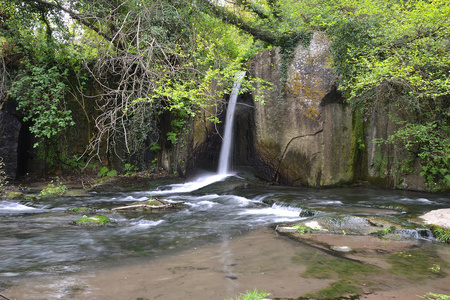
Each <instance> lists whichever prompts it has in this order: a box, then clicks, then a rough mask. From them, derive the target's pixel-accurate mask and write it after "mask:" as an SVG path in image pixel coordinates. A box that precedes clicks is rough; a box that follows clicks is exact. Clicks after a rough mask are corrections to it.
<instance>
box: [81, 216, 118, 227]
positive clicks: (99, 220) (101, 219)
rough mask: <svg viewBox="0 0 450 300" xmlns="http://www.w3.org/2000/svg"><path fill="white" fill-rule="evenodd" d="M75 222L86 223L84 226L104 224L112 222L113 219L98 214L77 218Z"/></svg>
mask: <svg viewBox="0 0 450 300" xmlns="http://www.w3.org/2000/svg"><path fill="white" fill-rule="evenodd" d="M74 223H75V224H76V225H84V226H103V225H106V224H108V223H111V220H110V219H109V218H108V217H105V216H102V215H98V216H93V217H88V216H86V215H84V216H83V217H81V218H80V219H78V220H75V221H74Z"/></svg>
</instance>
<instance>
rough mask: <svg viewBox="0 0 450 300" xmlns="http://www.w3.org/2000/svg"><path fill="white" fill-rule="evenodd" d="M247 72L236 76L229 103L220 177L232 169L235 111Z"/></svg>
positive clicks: (220, 159) (219, 170)
mask: <svg viewBox="0 0 450 300" xmlns="http://www.w3.org/2000/svg"><path fill="white" fill-rule="evenodd" d="M244 76H245V72H239V73H237V74H236V76H235V79H234V84H233V89H232V91H231V95H230V101H229V102H228V107H227V115H226V119H225V130H224V134H223V142H222V147H221V149H220V157H219V168H218V171H217V173H218V174H220V175H223V174H228V172H229V168H230V157H231V146H232V144H233V120H234V110H235V108H236V102H237V97H238V94H239V90H240V88H241V83H242V79H243V78H244Z"/></svg>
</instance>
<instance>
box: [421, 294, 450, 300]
mask: <svg viewBox="0 0 450 300" xmlns="http://www.w3.org/2000/svg"><path fill="white" fill-rule="evenodd" d="M419 297H420V298H422V299H427V300H450V296H449V295H444V294H435V293H428V294H426V295H424V296H419Z"/></svg>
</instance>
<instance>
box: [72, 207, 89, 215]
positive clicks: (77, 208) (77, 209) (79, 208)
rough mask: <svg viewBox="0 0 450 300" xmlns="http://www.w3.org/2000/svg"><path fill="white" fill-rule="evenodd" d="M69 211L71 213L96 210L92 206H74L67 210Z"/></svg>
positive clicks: (84, 212)
mask: <svg viewBox="0 0 450 300" xmlns="http://www.w3.org/2000/svg"><path fill="white" fill-rule="evenodd" d="M66 211H67V212H71V213H83V214H86V213H94V212H95V211H96V210H95V209H94V208H91V207H72V208H69V209H67V210H66Z"/></svg>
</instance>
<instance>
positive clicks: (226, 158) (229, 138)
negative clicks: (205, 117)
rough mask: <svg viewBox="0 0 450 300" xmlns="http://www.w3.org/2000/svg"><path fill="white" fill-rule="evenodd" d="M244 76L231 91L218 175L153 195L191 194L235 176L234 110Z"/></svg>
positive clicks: (159, 191) (241, 76) (173, 186)
mask: <svg viewBox="0 0 450 300" xmlns="http://www.w3.org/2000/svg"><path fill="white" fill-rule="evenodd" d="M244 76H245V72H239V73H237V74H236V76H235V78H234V83H233V89H232V91H231V95H230V100H229V101H228V107H227V115H226V118H225V130H224V135H223V141H222V148H221V149H220V157H219V169H218V171H217V173H214V174H208V175H203V176H200V177H198V178H197V179H196V180H194V181H189V182H185V183H181V184H170V185H167V186H163V187H159V188H158V189H157V190H155V191H152V192H151V195H165V194H175V193H189V192H192V191H196V190H198V189H201V188H203V187H205V186H207V185H210V184H213V183H215V182H218V181H222V180H224V179H225V178H227V177H229V176H232V175H233V174H230V173H229V165H230V156H231V155H230V153H231V145H232V142H233V119H234V109H235V108H236V102H237V97H238V93H239V89H240V88H241V82H242V79H243V78H244Z"/></svg>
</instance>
